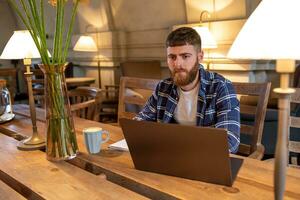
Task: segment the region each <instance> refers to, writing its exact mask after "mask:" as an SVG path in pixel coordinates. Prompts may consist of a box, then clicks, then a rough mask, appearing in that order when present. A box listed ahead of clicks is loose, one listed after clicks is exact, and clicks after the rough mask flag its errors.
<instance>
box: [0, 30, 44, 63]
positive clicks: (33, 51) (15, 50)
mask: <svg viewBox="0 0 300 200" xmlns="http://www.w3.org/2000/svg"><path fill="white" fill-rule="evenodd" d="M24 58H40V53H39V51H38V49H37V48H36V45H35V43H34V41H33V39H32V37H31V35H30V33H29V31H28V30H21V31H14V33H13V35H12V36H11V38H10V39H9V41H8V42H7V44H6V46H5V48H4V50H3V52H2V54H1V56H0V59H24Z"/></svg>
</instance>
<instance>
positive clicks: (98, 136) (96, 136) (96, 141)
mask: <svg viewBox="0 0 300 200" xmlns="http://www.w3.org/2000/svg"><path fill="white" fill-rule="evenodd" d="M102 134H105V135H106V138H105V139H104V140H102ZM83 137H84V141H85V146H86V149H87V151H88V152H89V153H90V154H95V153H99V152H100V150H101V144H102V143H105V142H107V141H108V140H109V132H108V131H105V130H102V128H101V127H89V128H85V129H83Z"/></svg>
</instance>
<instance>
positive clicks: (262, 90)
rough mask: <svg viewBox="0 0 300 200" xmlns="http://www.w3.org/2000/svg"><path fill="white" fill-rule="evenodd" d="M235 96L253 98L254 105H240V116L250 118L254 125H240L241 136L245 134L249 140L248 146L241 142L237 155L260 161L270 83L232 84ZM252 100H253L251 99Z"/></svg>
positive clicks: (262, 151) (262, 150) (262, 152)
mask: <svg viewBox="0 0 300 200" xmlns="http://www.w3.org/2000/svg"><path fill="white" fill-rule="evenodd" d="M233 86H234V88H235V91H236V94H237V95H238V96H240V95H241V96H242V97H244V96H246V97H250V98H251V96H252V97H254V99H255V100H256V102H255V103H251V104H248V103H247V104H244V103H243V102H242V101H241V103H240V113H241V116H250V117H251V118H252V119H254V123H253V124H251V125H249V124H241V136H242V135H243V134H245V135H246V136H248V137H249V138H250V144H244V143H242V141H241V144H240V146H239V151H238V153H239V154H241V155H245V156H250V157H253V158H256V159H261V158H262V157H263V154H264V146H263V145H262V144H261V139H262V133H263V128H264V120H265V115H266V110H267V104H268V99H269V94H270V88H271V83H237V82H234V83H233ZM252 99H253V98H252Z"/></svg>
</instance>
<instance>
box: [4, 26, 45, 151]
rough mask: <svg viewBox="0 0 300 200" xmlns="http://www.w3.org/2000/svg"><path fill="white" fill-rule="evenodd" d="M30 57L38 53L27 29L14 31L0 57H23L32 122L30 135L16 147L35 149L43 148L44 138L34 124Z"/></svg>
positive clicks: (34, 112) (36, 56)
mask: <svg viewBox="0 0 300 200" xmlns="http://www.w3.org/2000/svg"><path fill="white" fill-rule="evenodd" d="M31 58H40V53H39V51H38V49H37V48H36V45H35V43H34V41H33V39H32V37H31V35H30V33H29V31H28V30H21V31H14V33H13V35H12V36H11V38H10V39H9V41H8V42H7V44H6V46H5V48H4V50H3V52H2V54H1V57H0V59H23V62H24V65H25V66H26V72H25V73H24V74H25V77H26V80H27V89H28V98H29V106H30V116H31V122H32V131H33V133H32V136H31V137H29V138H27V139H24V140H22V141H20V142H19V143H18V146H17V147H18V149H20V150H37V149H43V148H45V140H44V138H42V137H41V136H40V135H39V133H38V131H37V126H36V111H35V104H34V99H33V93H32V72H30V66H31Z"/></svg>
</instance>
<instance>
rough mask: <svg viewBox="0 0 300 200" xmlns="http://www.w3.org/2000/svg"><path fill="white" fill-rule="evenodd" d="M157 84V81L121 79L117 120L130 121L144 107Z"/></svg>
mask: <svg viewBox="0 0 300 200" xmlns="http://www.w3.org/2000/svg"><path fill="white" fill-rule="evenodd" d="M158 82H159V80H158V79H143V78H133V77H121V82H120V89H119V107H118V119H120V118H127V119H132V118H133V117H134V116H135V115H136V113H138V112H139V111H140V110H141V109H142V107H143V106H144V105H145V103H146V101H147V100H148V98H149V97H150V96H151V95H152V93H153V91H154V90H155V88H156V85H157V84H158Z"/></svg>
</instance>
